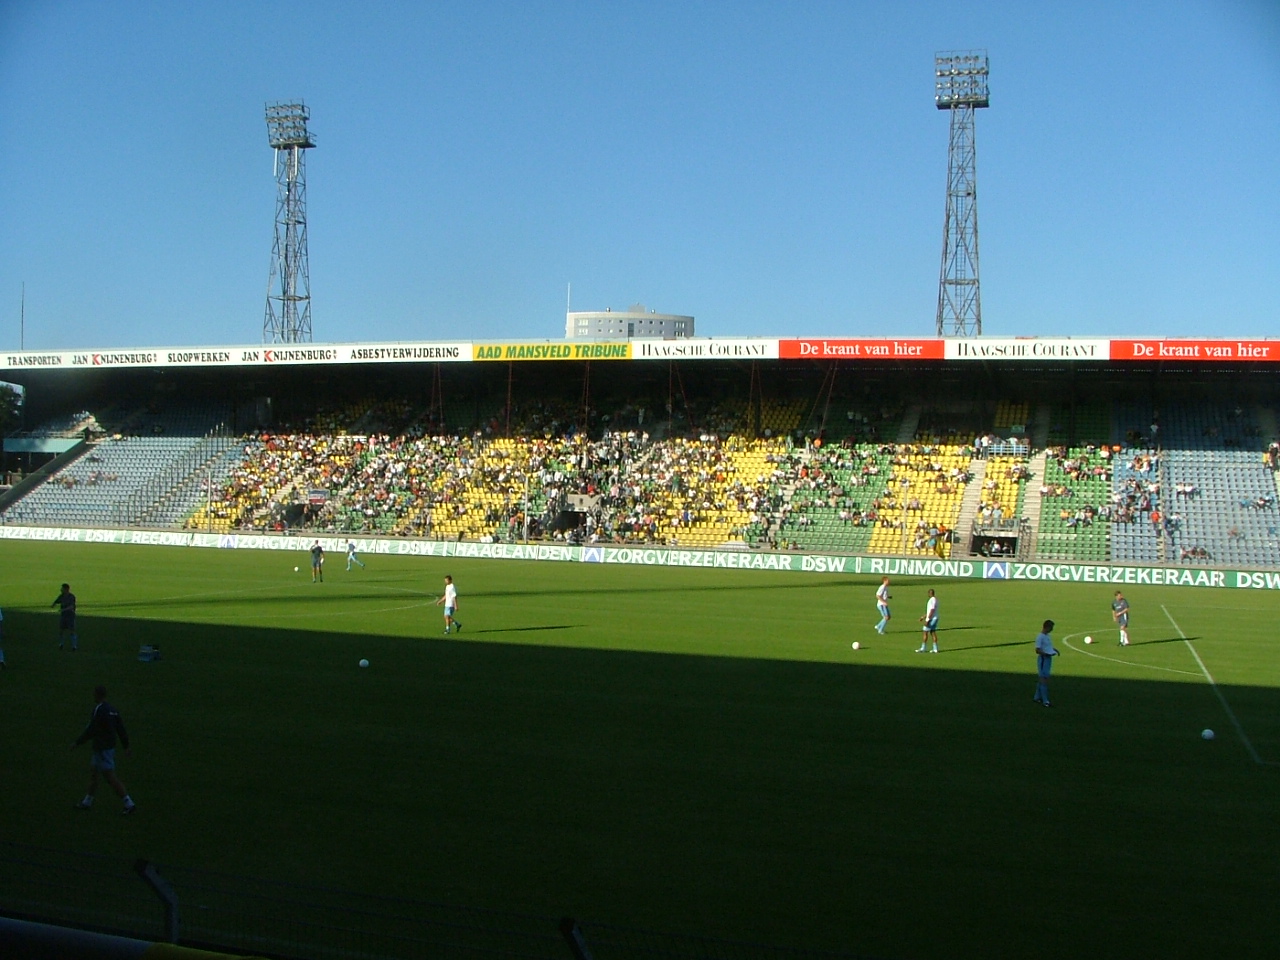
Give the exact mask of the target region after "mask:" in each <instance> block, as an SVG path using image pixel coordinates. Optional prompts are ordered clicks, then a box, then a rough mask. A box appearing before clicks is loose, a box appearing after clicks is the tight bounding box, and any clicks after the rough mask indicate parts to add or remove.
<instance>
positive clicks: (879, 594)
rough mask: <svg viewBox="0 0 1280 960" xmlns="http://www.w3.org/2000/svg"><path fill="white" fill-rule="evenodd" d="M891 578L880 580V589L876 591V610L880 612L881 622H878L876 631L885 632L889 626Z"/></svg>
mask: <svg viewBox="0 0 1280 960" xmlns="http://www.w3.org/2000/svg"><path fill="white" fill-rule="evenodd" d="M891 599H892V598H891V597H890V596H889V578H888V577H885V578H883V579H882V580H881V581H880V589H879V590H877V591H876V610H878V611H879V612H880V622H879V623H877V624H876V633H884V632H885V629H886V628H887V627H888V626H889V601H890V600H891Z"/></svg>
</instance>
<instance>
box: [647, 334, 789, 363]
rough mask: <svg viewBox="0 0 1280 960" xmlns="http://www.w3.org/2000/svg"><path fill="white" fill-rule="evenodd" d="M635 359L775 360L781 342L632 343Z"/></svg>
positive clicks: (705, 339) (733, 339)
mask: <svg viewBox="0 0 1280 960" xmlns="http://www.w3.org/2000/svg"><path fill="white" fill-rule="evenodd" d="M631 343H632V347H631V357H632V359H634V360H777V359H778V357H779V352H778V345H779V343H780V341H778V340H776V339H770V338H767V337H699V338H697V339H694V338H692V337H691V338H689V339H687V340H681V339H673V340H633V341H631Z"/></svg>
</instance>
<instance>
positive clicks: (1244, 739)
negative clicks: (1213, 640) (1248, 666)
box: [1160, 603, 1280, 767]
mask: <svg viewBox="0 0 1280 960" xmlns="http://www.w3.org/2000/svg"><path fill="white" fill-rule="evenodd" d="M1160 609H1161V610H1163V611H1164V615H1165V616H1166V617H1168V618H1169V622H1170V623H1171V624H1173V629H1175V630H1177V631H1178V636H1180V637H1181V638H1182V642H1183V643H1185V644H1186V645H1187V649H1188V650H1190V651H1191V656H1193V657H1195V660H1196V663H1197V664H1198V665H1199V667H1200V672H1201V673H1203V674H1204V678H1205V679H1206V680H1208V681H1209V687H1210V688H1211V689H1212V690H1213V692H1214V695H1215V696H1217V698H1218V702H1219V703H1220V704H1222V709H1223V710H1225V711H1226V713H1227V717H1228V718H1229V719H1230V720H1231V725H1232V726H1233V727H1235V728H1236V735H1237V736H1238V737H1239V738H1240V742H1241V743H1243V744H1244V748H1245V750H1247V751H1249V756H1250V757H1252V758H1253V762H1254V763H1256V764H1257V765H1258V766H1260V767H1280V763H1276V762H1275V761H1274V760H1263V759H1262V757H1260V756H1259V755H1258V751H1257V750H1255V749H1254V746H1253V742H1252V741H1251V740H1250V739H1249V737H1248V735H1247V734H1246V733H1245V732H1244V727H1243V726H1241V724H1240V720H1239V719H1238V718H1237V717H1236V714H1235V711H1234V710H1232V709H1231V704H1229V703H1227V698H1226V697H1225V696H1223V694H1222V691H1221V690H1219V689H1218V682H1217V681H1216V680H1214V679H1213V674H1211V673H1210V672H1209V668H1208V667H1206V666H1205V665H1204V661H1203V660H1201V659H1200V654H1199V653H1198V652H1197V651H1196V648H1195V645H1194V644H1193V643H1192V642H1191V641H1190V639H1188V637H1187V635H1186V634H1185V633H1183V632H1182V627H1180V626H1178V621H1177V620H1175V619H1173V614H1172V613H1170V612H1169V608H1168V607H1166V606H1165V605H1164V604H1163V603H1162V604H1160Z"/></svg>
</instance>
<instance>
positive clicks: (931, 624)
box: [924, 617, 938, 633]
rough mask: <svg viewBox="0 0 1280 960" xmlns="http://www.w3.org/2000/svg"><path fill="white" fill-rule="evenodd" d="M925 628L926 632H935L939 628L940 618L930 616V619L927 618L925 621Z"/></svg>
mask: <svg viewBox="0 0 1280 960" xmlns="http://www.w3.org/2000/svg"><path fill="white" fill-rule="evenodd" d="M924 629H925V632H926V633H933V631H935V630H937V629H938V618H937V617H930V618H929V619H928V620H926V621H925V622H924Z"/></svg>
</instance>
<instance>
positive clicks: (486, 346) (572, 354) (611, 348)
mask: <svg viewBox="0 0 1280 960" xmlns="http://www.w3.org/2000/svg"><path fill="white" fill-rule="evenodd" d="M471 359H473V360H630V359H631V344H630V342H622V343H618V342H614V343H573V342H569V343H475V344H472V345H471Z"/></svg>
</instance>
